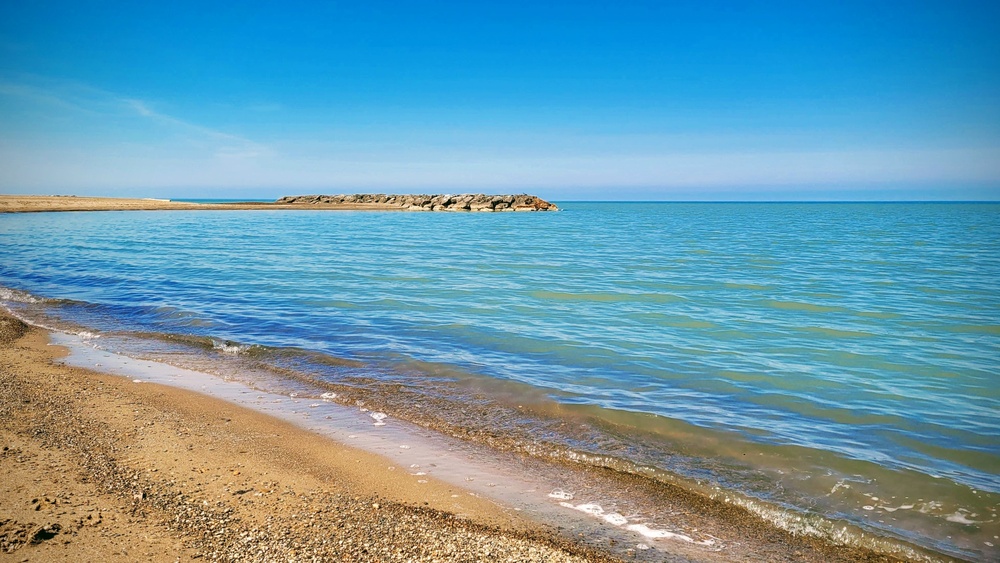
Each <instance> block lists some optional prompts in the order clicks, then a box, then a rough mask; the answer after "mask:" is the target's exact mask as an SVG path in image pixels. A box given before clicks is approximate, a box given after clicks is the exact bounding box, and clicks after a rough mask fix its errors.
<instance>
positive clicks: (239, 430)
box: [0, 314, 613, 562]
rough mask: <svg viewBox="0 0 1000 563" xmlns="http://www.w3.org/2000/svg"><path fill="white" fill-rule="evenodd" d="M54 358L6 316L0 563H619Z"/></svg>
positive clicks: (242, 417) (366, 460) (199, 406)
mask: <svg viewBox="0 0 1000 563" xmlns="http://www.w3.org/2000/svg"><path fill="white" fill-rule="evenodd" d="M60 353H64V351H61V349H59V348H58V347H54V346H49V345H48V337H47V334H46V333H45V332H44V331H42V330H40V329H35V328H29V327H27V326H25V325H24V324H23V323H21V322H20V321H18V320H17V319H14V318H12V317H9V316H7V315H3V314H0V475H2V476H3V478H2V479H0V554H2V555H0V559H7V558H9V559H10V560H12V561H50V560H68V561H102V562H110V561H139V560H142V561H188V560H192V559H199V558H204V559H209V560H223V561H312V560H336V561H341V560H345V561H611V560H613V558H611V557H610V556H608V555H606V554H602V553H599V552H596V551H594V550H592V549H588V548H586V547H583V546H578V545H574V544H571V543H569V542H567V541H566V540H564V539H561V538H559V537H558V536H557V535H556V534H555V532H554V531H552V530H544V529H540V528H539V527H538V526H537V525H535V524H533V523H531V522H528V521H526V520H523V519H521V518H520V517H518V516H517V515H516V513H512V512H508V511H507V510H505V509H504V508H502V507H499V506H497V505H495V504H493V503H492V502H490V501H488V500H484V499H480V498H476V497H473V496H471V495H469V494H468V493H466V492H465V491H461V490H458V489H456V488H455V487H452V486H450V485H447V484H445V483H441V482H437V481H434V480H430V481H429V482H424V483H417V482H416V478H415V477H412V476H409V475H406V474H401V473H400V472H396V471H392V470H390V469H389V467H390V465H391V464H390V463H389V462H387V460H384V459H381V458H379V457H378V456H375V455H372V454H368V453H365V452H363V451H359V450H356V449H352V448H349V447H346V446H344V445H342V444H337V443H335V442H332V441H330V440H328V439H326V438H322V437H320V436H318V435H314V434H311V433H309V432H307V431H304V430H301V429H299V428H296V427H294V426H291V425H289V424H286V423H284V422H281V421H279V420H277V419H273V418H271V417H268V416H266V415H262V414H259V413H257V412H254V411H251V410H247V409H244V408H241V407H237V406H234V405H232V404H229V403H225V402H222V401H220V400H217V399H212V398H209V397H205V396H202V395H199V394H196V393H191V392H188V391H183V390H178V389H174V388H170V387H164V386H159V385H154V384H141V385H139V384H135V383H133V382H131V381H129V380H128V379H125V378H121V377H116V376H110V375H105V374H100V373H97V372H92V371H88V370H84V369H79V368H74V367H69V366H65V365H62V364H61V363H60V362H59V357H60Z"/></svg>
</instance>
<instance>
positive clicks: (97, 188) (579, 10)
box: [0, 0, 1000, 201]
mask: <svg viewBox="0 0 1000 563" xmlns="http://www.w3.org/2000/svg"><path fill="white" fill-rule="evenodd" d="M359 192H384V193H464V192H492V193H521V192H530V193H535V194H537V195H540V196H542V197H544V198H546V199H552V200H557V201H559V200H741V201H744V200H807V201H808V200H1000V2H995V1H985V2H973V1H962V0H945V1H919V0H912V1H901V0H900V1H894V0H885V1H879V2H871V1H863V2H852V1H834V0H828V1H823V2H819V1H817V2H812V1H808V0H796V1H788V2H785V1H759V2H754V1H746V2H740V1H737V0H731V1H725V2H715V1H712V0H698V1H692V2H686V1H678V2H671V1H668V0H660V1H657V2H643V1H633V2H610V1H607V2H587V1H585V0H580V1H575V2H548V1H544V0H534V1H532V2H518V1H514V0H506V1H502V2H481V1H474V2H468V1H464V2H435V1H433V0H424V1H420V2H380V1H377V0H367V1H364V2H335V1H330V2H319V1H309V2H295V1H287V0H286V1H284V2H254V1H245V2H222V3H214V2H209V1H204V0H203V1H199V2H185V1H174V2H88V1H85V0H78V1H73V2H47V1H32V2H14V1H6V2H0V193H9V194H16V193H34V194H76V195H110V196H138V197H173V198H271V197H278V196H281V195H292V194H307V193H359Z"/></svg>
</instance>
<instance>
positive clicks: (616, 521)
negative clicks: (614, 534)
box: [602, 512, 628, 526]
mask: <svg viewBox="0 0 1000 563" xmlns="http://www.w3.org/2000/svg"><path fill="white" fill-rule="evenodd" d="M602 518H604V521H605V522H607V523H608V524H611V525H612V526H624V525H625V524H628V518H625V517H624V516H622V515H621V514H618V513H617V512H612V513H611V514H605V515H604V516H602Z"/></svg>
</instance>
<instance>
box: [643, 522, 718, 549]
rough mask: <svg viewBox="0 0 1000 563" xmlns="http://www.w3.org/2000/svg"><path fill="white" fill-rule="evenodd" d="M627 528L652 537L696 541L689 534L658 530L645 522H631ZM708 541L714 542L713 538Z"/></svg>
mask: <svg viewBox="0 0 1000 563" xmlns="http://www.w3.org/2000/svg"><path fill="white" fill-rule="evenodd" d="M625 529H626V530H629V531H632V532H635V533H637V534H639V535H642V536H645V537H647V538H651V539H659V538H664V539H668V540H680V541H684V542H688V543H695V542H694V539H692V538H691V537H689V536H685V535H684V534H675V533H673V532H668V531H666V530H657V529H655V528H650V527H649V526H647V525H645V524H629V525H628V526H626V527H625ZM706 541H707V542H710V543H709V545H710V544H711V543H714V542H712V540H706Z"/></svg>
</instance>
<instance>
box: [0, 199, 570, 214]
mask: <svg viewBox="0 0 1000 563" xmlns="http://www.w3.org/2000/svg"><path fill="white" fill-rule="evenodd" d="M262 209H271V210H273V209H322V210H331V211H335V210H343V211H453V212H461V211H466V212H484V211H485V212H496V211H557V210H558V209H559V208H558V207H556V206H555V205H554V204H552V203H549V202H547V201H545V200H543V199H541V198H539V197H537V196H532V195H527V194H522V195H486V194H460V195H451V194H438V195H386V194H354V195H333V196H327V195H308V196H285V197H282V198H280V199H278V200H276V201H273V202H261V201H234V202H227V203H197V202H190V201H172V200H169V199H153V198H118V197H88V196H73V195H0V213H39V212H52V211H172V210H192V211H202V210H227V211H232V210H262Z"/></svg>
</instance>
